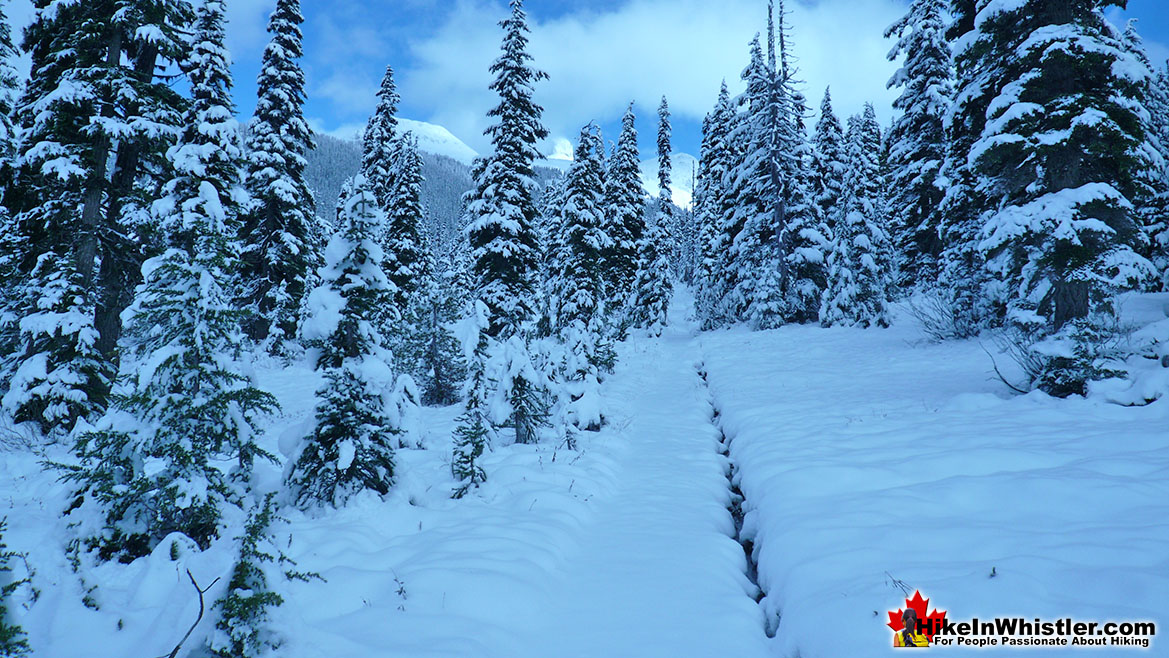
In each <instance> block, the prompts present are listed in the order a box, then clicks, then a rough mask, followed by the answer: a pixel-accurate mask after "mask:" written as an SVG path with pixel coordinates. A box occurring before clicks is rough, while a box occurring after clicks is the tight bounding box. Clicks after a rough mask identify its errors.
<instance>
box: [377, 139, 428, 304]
mask: <svg viewBox="0 0 1169 658" xmlns="http://www.w3.org/2000/svg"><path fill="white" fill-rule="evenodd" d="M390 172H391V173H390V176H389V178H388V180H389V183H390V189H389V190H388V192H387V194H386V196H385V199H386V205H385V208H384V209H385V211H386V214H387V221H386V226H385V234H384V237H383V239H382V247H383V249H384V251H385V258H386V260H385V263H384V264H383V269H384V270H385V272H386V276H388V277H389V278H390V281H391V282H393V284H394V295H393V299H392V305H393V306H394V308H395V309H396V310H397V315H398V316H399V317H403V318H404V317H406V316H407V315H408V314H409V310H410V309H409V306H410V302H411V299H413V298H414V297H415V296H416V295H417V293H418V291H419V288H420V286H421V285H422V283H423V281H424V280H425V278H426V277H428V276H430V274H431V272H430V270H431V269H432V267H430V265H432V264H431V263H429V262H428V260H427V258H426V255H427V253H428V251H427V244H426V234H425V232H424V231H423V221H424V220H425V214H426V210H425V209H424V208H423V206H422V184H423V183H424V182H425V179H424V178H423V176H422V154H420V153H419V152H418V139H417V138H416V137H414V135H413V134H412V133H406V134H404V135H402V136H401V137H400V138H398V139H397V140H395V143H394V148H393V160H392V163H391V169H390Z"/></svg>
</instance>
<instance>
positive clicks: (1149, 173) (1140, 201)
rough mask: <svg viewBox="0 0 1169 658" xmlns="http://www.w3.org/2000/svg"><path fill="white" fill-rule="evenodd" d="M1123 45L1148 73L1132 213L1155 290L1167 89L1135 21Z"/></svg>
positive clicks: (1168, 130) (1164, 224) (1167, 139)
mask: <svg viewBox="0 0 1169 658" xmlns="http://www.w3.org/2000/svg"><path fill="white" fill-rule="evenodd" d="M1123 42H1124V47H1125V50H1127V51H1128V53H1129V54H1130V55H1131V56H1132V57H1133V58H1135V59H1136V60H1137V61H1138V62H1139V63H1140V64H1141V66H1143V67H1145V68H1146V69H1148V71H1149V75H1148V77H1147V78H1146V79H1145V80H1144V81H1143V82H1142V83H1141V84H1140V86H1139V90H1140V99H1139V100H1140V103H1141V106H1142V109H1143V110H1144V111H1143V112H1142V113H1141V129H1142V131H1143V133H1144V139H1143V140H1142V143H1141V145H1140V146H1139V147H1138V149H1137V152H1136V155H1137V158H1138V164H1137V166H1136V169H1137V171H1136V174H1135V182H1136V190H1135V191H1134V194H1133V205H1134V209H1133V211H1134V213H1135V216H1136V218H1137V221H1138V223H1139V224H1140V226H1141V228H1142V230H1143V232H1144V236H1143V239H1142V242H1141V244H1140V245H1139V247H1140V254H1141V255H1142V256H1144V257H1146V258H1149V259H1151V261H1152V262H1153V265H1154V268H1155V270H1156V271H1155V276H1154V277H1152V278H1151V279H1150V280H1149V281H1148V283H1147V285H1148V286H1149V288H1150V289H1152V290H1159V289H1160V288H1161V286H1162V285H1163V284H1164V280H1163V279H1162V275H1163V274H1164V273H1165V265H1166V263H1165V261H1164V254H1163V252H1164V247H1165V245H1164V244H1162V240H1161V239H1160V238H1162V237H1169V236H1167V235H1165V232H1166V230H1167V229H1169V123H1167V122H1169V87H1166V86H1165V85H1164V82H1165V80H1164V78H1163V77H1162V76H1163V75H1164V72H1163V71H1155V70H1154V68H1155V67H1154V66H1153V64H1152V62H1150V61H1149V56H1148V53H1147V52H1146V51H1145V47H1144V42H1143V40H1142V39H1141V36H1140V34H1139V33H1138V32H1137V29H1136V20H1135V19H1133V20H1130V21H1129V22H1128V24H1127V25H1126V26H1125V30H1124V36H1123Z"/></svg>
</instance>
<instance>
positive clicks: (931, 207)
mask: <svg viewBox="0 0 1169 658" xmlns="http://www.w3.org/2000/svg"><path fill="white" fill-rule="evenodd" d="M947 4H948V2H947V0H914V1H913V2H912V3H911V4H910V6H909V11H908V12H907V13H906V14H905V16H903V17H902V18H901V19H899V20H898V21H897V22H895V23H894V24H893V25H891V26H890V27H889V29H887V30H885V37H886V38H896V39H897V44H896V45H895V46H894V47H893V49H892V50H891V51H889V59H890V60H891V61H898V60H899V59H902V58H903V59H904V61H903V63H902V66H901V68H900V69H898V71H897V72H896V73H895V74H894V75H893V77H892V78H891V79H890V80H889V84H888V86H889V87H890V88H900V89H901V90H902V91H901V95H900V97H898V99H897V100H896V101H894V102H893V107H894V109H897V110H900V111H901V114H900V115H899V116H898V117H897V119H896V120H895V121H894V123H893V127H892V128H891V129H890V132H889V134H888V135H887V136H886V139H887V143H888V147H889V166H890V168H891V170H892V171H891V176H890V179H889V185H888V188H887V190H888V195H889V211H890V212H889V216H890V218H891V220H892V224H893V225H892V226H890V232H891V233H892V234H893V239H894V242H895V245H896V249H897V252H898V254H899V256H900V258H899V262H900V268H899V269H900V271H899V273H898V276H897V277H896V278H897V282H898V283H899V284H901V285H907V286H908V285H916V284H918V283H920V282H932V281H933V280H934V279H935V277H936V274H937V258H938V256H939V255H940V254H941V243H940V238H939V235H938V221H939V220H938V207H939V205H940V204H941V201H942V195H943V191H942V190H941V188H939V187H938V173H939V171H940V169H941V166H942V159H943V157H944V156H945V117H946V113H947V112H948V111H949V104H950V98H951V95H952V91H951V66H952V64H951V57H950V47H949V44H948V43H947V42H946V37H945V31H946V24H945V21H946V15H947V12H946V8H947Z"/></svg>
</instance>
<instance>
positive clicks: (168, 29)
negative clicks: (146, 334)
mask: <svg viewBox="0 0 1169 658" xmlns="http://www.w3.org/2000/svg"><path fill="white" fill-rule="evenodd" d="M114 4H115V3H113V2H92V3H48V2H46V3H40V4H39V5H38V7H37V11H36V13H35V14H34V17H33V22H32V24H31V25H30V26H29V27H28V29H27V30H26V32H25V42H24V45H25V49H26V51H28V52H30V53H31V55H32V60H33V66H32V71H31V77H30V79H29V81H28V84H27V85H26V86H25V91H24V94H23V95H22V97H21V100H20V101H19V103H18V104H17V108H16V115H17V117H18V118H19V121H20V124H21V128H22V138H21V143H20V145H19V149H18V156H17V159H16V163H15V169H16V179H17V181H18V182H17V183H16V184H14V185H11V186H10V187H9V188H8V189H7V190H6V194H5V204H6V206H7V207H8V208H9V209H10V210H11V211H12V212H13V215H14V217H13V219H12V222H13V223H14V224H15V226H16V227H17V236H15V237H16V240H17V242H19V244H20V245H21V250H20V253H21V254H22V257H21V258H20V262H19V263H17V266H16V274H17V276H18V278H19V279H20V280H22V281H23V285H18V286H15V287H14V288H15V291H16V293H17V295H16V296H17V299H16V301H15V302H14V303H12V304H10V308H15V309H16V310H15V311H13V312H12V313H10V314H9V317H15V316H20V317H23V318H25V320H24V321H23V322H22V323H21V328H20V330H19V332H17V335H15V336H13V335H12V334H13V333H14V332H12V331H8V332H6V333H8V334H9V336H10V339H15V340H14V341H13V340H9V341H8V342H15V343H16V346H15V349H14V350H13V353H14V354H15V357H16V358H15V363H13V366H12V368H10V369H8V371H9V373H10V375H11V381H10V390H9V391H8V395H7V397H6V400H7V402H6V405H7V406H8V408H9V410H10V412H11V413H13V414H15V415H16V416H17V417H18V418H21V419H22V420H34V421H36V422H38V423H40V425H41V426H42V429H43V430H45V431H50V430H67V429H68V428H70V427H72V425H73V423H74V422H75V421H76V419H77V418H79V417H81V416H92V415H93V414H95V413H96V412H99V411H100V410H101V409H103V408H104V406H105V403H106V398H107V394H108V391H109V387H110V379H111V378H112V374H113V372H114V371H115V369H116V363H117V356H118V352H117V349H116V347H117V340H118V337H119V335H120V332H121V320H120V316H121V312H122V311H123V309H124V308H125V307H126V305H127V304H128V303H129V299H130V297H131V295H132V291H133V287H134V284H135V283H136V282H137V276H138V275H137V272H138V271H139V269H140V267H139V266H140V265H141V258H142V246H143V245H142V244H141V241H142V240H143V239H144V237H143V236H146V235H148V234H149V233H150V229H149V228H148V227H142V226H139V225H138V223H139V221H140V220H141V219H142V218H143V217H145V216H147V215H148V213H147V212H144V208H145V207H146V206H147V205H148V203H147V201H146V199H145V195H146V194H147V193H149V194H151V195H156V194H157V188H158V186H159V185H160V184H161V183H162V182H163V181H164V178H163V176H164V174H165V169H166V167H167V165H166V164H165V163H164V161H163V160H164V158H163V153H164V152H165V150H166V147H167V146H168V145H170V144H171V143H173V141H174V139H175V138H176V137H177V133H178V130H177V126H178V124H179V122H180V119H181V116H180V110H181V108H182V105H183V103H182V99H181V98H180V96H179V95H178V94H177V93H176V92H175V91H174V90H173V89H172V88H171V85H170V84H169V82H170V79H169V77H168V73H167V72H166V70H167V69H168V68H169V67H170V65H171V64H173V63H174V62H175V61H176V60H177V59H179V58H181V57H182V56H184V55H185V51H186V50H187V43H188V37H187V35H188V34H189V31H188V30H189V25H190V20H191V18H190V17H191V8H190V5H189V3H188V2H187V1H186V0H122V1H121V2H118V3H116V5H117V10H116V11H115V10H114V8H113V7H112V6H111V5H114Z"/></svg>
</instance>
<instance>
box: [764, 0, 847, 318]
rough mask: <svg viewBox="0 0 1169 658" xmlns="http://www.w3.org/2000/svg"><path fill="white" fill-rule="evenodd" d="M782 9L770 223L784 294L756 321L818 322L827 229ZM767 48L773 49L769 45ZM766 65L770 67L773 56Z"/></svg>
mask: <svg viewBox="0 0 1169 658" xmlns="http://www.w3.org/2000/svg"><path fill="white" fill-rule="evenodd" d="M785 12H786V10H785V6H784V2H783V0H780V2H779V12H778V16H779V30H778V38H779V67H778V69H775V70H774V73H773V75H774V79H775V83H774V84H775V92H774V94H775V96H776V106H777V112H776V118H777V120H778V124H777V126H776V128H775V130H776V133H777V138H776V142H777V151H776V156H775V158H774V159H775V162H776V165H775V166H776V170H777V174H778V176H779V177H780V178H781V179H782V181H783V194H782V198H781V199H780V206H779V209H778V211H777V212H776V213H775V217H776V219H775V221H774V223H773V224H772V226H773V231H775V232H776V233H777V234H778V245H777V246H778V247H779V252H780V256H781V258H782V260H781V261H780V262H778V263H776V267H775V269H776V270H778V272H779V276H780V282H781V292H782V295H783V298H782V302H781V303H780V304H779V305H778V306H779V308H780V309H782V312H783V315H782V316H781V317H780V318H774V317H773V316H772V317H771V318H770V319H769V320H768V321H763V322H759V323H758V324H759V325H761V326H766V325H771V326H775V325H777V324H778V321H780V320H782V321H785V322H797V323H806V322H815V321H817V320H818V319H819V317H820V302H821V297H822V295H823V291H824V289H825V288H826V287H827V276H828V275H827V260H828V251H829V249H830V246H829V241H828V228H827V225H826V224H825V222H824V218H823V215H822V214H821V212H820V208H819V206H818V205H817V204H816V200H815V196H814V194H813V184H812V174H811V171H812V169H811V168H812V164H813V151H812V145H811V143H810V142H809V141H808V130H807V125H806V123H805V116H806V115H807V113H808V106H807V99H806V98H805V97H804V94H803V92H801V91H800V90H799V89H798V88H797V83H796V81H795V70H794V67H793V66H792V64H791V59H792V55H791V50H790V48H791V39H790V36H789V35H788V28H787V14H786V13H785ZM769 27H770V21H769ZM769 32H772V33H774V30H773V29H770V30H769ZM774 38H775V37H774V36H773V37H772V39H773V42H772V43H774ZM770 50H771V52H774V50H775V49H774V46H772V48H771V49H770ZM771 66H772V67H773V68H774V67H775V64H774V59H772V61H771Z"/></svg>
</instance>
